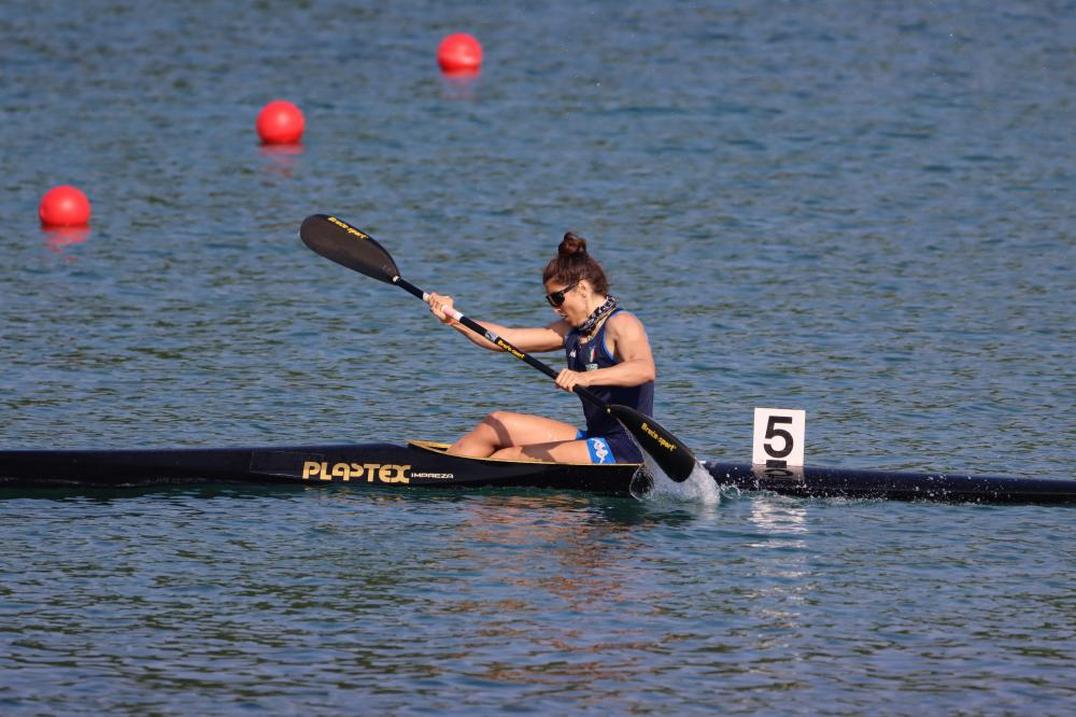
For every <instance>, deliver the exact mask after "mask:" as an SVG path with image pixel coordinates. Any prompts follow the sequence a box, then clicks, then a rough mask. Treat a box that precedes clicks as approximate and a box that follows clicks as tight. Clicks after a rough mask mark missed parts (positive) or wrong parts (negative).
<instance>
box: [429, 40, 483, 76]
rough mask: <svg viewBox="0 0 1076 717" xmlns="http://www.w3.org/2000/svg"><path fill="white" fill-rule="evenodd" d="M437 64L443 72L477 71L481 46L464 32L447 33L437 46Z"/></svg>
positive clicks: (480, 62)
mask: <svg viewBox="0 0 1076 717" xmlns="http://www.w3.org/2000/svg"><path fill="white" fill-rule="evenodd" d="M437 64H439V65H440V66H441V70H443V71H444V72H450V73H455V72H477V71H478V68H479V66H480V65H481V64H482V46H481V45H480V44H478V40H476V39H474V37H472V36H471V35H468V34H467V33H465V32H458V33H456V34H455V35H449V36H447V37H446V38H445V39H443V40H441V45H440V46H439V47H438V48H437Z"/></svg>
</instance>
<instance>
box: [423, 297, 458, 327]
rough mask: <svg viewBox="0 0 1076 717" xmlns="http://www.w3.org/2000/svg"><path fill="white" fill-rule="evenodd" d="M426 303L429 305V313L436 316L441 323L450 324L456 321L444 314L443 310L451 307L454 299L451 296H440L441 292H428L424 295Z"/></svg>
mask: <svg viewBox="0 0 1076 717" xmlns="http://www.w3.org/2000/svg"><path fill="white" fill-rule="evenodd" d="M426 303H427V304H429V306H430V313H431V314H433V315H434V316H436V317H437V319H438V320H439V321H440V322H441V323H442V324H448V325H449V326H451V325H452V324H454V323H456V320H455V319H454V318H452V317H451V316H449V315H448V314H446V313H445V312H446V311H448V310H449V309H451V308H452V305H453V303H454V299H453V298H452V297H451V296H442V295H441V294H430V295H429V296H428V297H426Z"/></svg>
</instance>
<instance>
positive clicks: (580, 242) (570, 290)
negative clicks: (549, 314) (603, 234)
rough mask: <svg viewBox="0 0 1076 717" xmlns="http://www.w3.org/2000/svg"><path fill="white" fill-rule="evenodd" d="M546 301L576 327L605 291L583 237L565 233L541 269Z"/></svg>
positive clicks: (599, 270)
mask: <svg viewBox="0 0 1076 717" xmlns="http://www.w3.org/2000/svg"><path fill="white" fill-rule="evenodd" d="M542 283H543V284H545V292H546V296H545V298H546V301H548V302H549V305H550V306H552V307H553V310H554V311H556V312H557V313H558V314H559V315H561V316H563V317H564V319H565V321H567V322H568V323H569V324H571V325H572V326H579V325H580V324H582V323H583V322H584V321H586V319H587V317H588V316H590V314H591V312H593V311H594V310H595V309H596V308H598V307H599V306H601V305H602V303H603V302H604V301H605V298H606V296H607V295H608V294H609V280H608V279H606V278H605V272H604V271H603V270H602V267H601V264H599V263H598V262H597V261H595V260H594V258H593V257H592V256H590V254H588V253H587V240H586V239H584V238H583V237H581V236H579V235H578V234H574V233H572V232H568V233H567V234H565V235H564V239H563V240H561V242H560V246H559V247H558V248H557V255H556V256H555V257H553V259H552V260H551V261H550V262H549V263H548V264H546V267H545V271H543V272H542Z"/></svg>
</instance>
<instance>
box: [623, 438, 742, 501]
mask: <svg viewBox="0 0 1076 717" xmlns="http://www.w3.org/2000/svg"><path fill="white" fill-rule="evenodd" d="M640 473H645V474H646V475H640V474H639V473H637V474H636V476H635V478H633V479H632V482H631V494H632V495H633V496H634V497H635V498H637V499H638V500H645V501H654V502H662V503H668V502H683V503H701V504H702V505H717V504H719V503H720V502H721V490H720V489H719V488H718V486H717V481H715V480H714V478H713V476H712V475H710V471H708V470H706V468H704V467H703V465H702V464H701V463H699V462H698V461H696V462H695V468H694V469H693V470H692V471H691V475H690V476H688V478H687V480H685V481H684V482H683V483H677V482H676V481H674V480H673V479H672V478H669V476H667V475H665V473H664V471H662V470H661V468H660V467H658V465H657V464H656V463H654V461H653V460H651V459H650V456H649V455H647V454H646V452H645V451H644V452H643V468H642V469H641V470H640Z"/></svg>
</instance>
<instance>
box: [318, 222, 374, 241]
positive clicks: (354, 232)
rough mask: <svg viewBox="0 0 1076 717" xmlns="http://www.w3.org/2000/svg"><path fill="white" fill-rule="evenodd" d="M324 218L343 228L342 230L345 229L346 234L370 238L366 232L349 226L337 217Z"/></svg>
mask: <svg viewBox="0 0 1076 717" xmlns="http://www.w3.org/2000/svg"><path fill="white" fill-rule="evenodd" d="M326 218H327V219H328V220H329V221H330V222H332V223H333V224H335V225H336V226H338V227H340V228H341V229H343V230H344V231H346V232H347V233H348V234H350V235H352V236H357V237H358V238H359V239H369V238H370V236H369V235H368V234H366V233H365V232H361V231H359V230H358V229H356V228H355V227H353V226H351V225H350V224H348V223H347V222H342V221H340V220H339V219H337V218H336V217H326Z"/></svg>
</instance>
